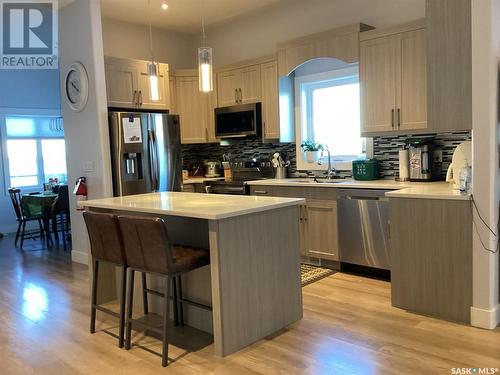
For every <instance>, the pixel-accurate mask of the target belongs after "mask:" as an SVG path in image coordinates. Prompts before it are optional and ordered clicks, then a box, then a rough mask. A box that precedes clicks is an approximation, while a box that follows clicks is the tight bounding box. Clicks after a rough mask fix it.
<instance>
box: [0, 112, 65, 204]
mask: <svg viewBox="0 0 500 375" xmlns="http://www.w3.org/2000/svg"><path fill="white" fill-rule="evenodd" d="M22 116H25V117H60V114H59V113H53V112H51V111H43V113H40V114H32V113H29V114H28V113H15V111H12V112H8V113H0V140H1V142H0V155H1V156H2V163H0V164H1V165H0V172H1V173H0V176H1V178H2V181H3V185H4V195H7V194H8V189H9V188H10V187H11V186H10V180H11V176H10V168H9V157H8V149H7V141H8V140H16V139H18V140H35V141H36V148H37V149H36V152H37V178H38V182H39V183H38V185H30V186H22V187H19V189H21V191H23V192H27V193H28V192H35V191H40V190H42V189H43V184H44V180H45V173H44V166H43V154H42V140H44V139H62V140H64V136H62V137H8V136H7V118H8V117H22Z"/></svg>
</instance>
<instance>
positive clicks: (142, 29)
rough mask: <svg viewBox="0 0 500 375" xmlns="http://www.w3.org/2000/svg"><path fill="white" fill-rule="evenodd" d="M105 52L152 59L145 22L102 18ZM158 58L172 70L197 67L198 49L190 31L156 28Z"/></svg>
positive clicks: (154, 46)
mask: <svg viewBox="0 0 500 375" xmlns="http://www.w3.org/2000/svg"><path fill="white" fill-rule="evenodd" d="M102 32H103V40H104V54H105V55H106V56H114V57H124V58H130V59H139V60H149V59H151V54H150V51H149V31H148V28H147V27H146V25H136V24H132V23H127V22H121V21H116V20H111V19H105V18H104V19H102ZM153 51H154V53H155V59H157V60H158V61H160V62H164V63H168V64H169V65H170V69H185V68H192V67H194V66H195V57H196V53H197V49H196V48H194V46H193V36H192V35H191V34H186V33H180V32H175V31H169V30H163V29H157V28H153Z"/></svg>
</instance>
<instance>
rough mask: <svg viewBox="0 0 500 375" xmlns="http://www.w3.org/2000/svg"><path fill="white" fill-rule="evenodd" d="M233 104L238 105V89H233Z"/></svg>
mask: <svg viewBox="0 0 500 375" xmlns="http://www.w3.org/2000/svg"><path fill="white" fill-rule="evenodd" d="M234 102H235V103H238V89H234Z"/></svg>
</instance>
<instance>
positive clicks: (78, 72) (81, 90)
mask: <svg viewBox="0 0 500 375" xmlns="http://www.w3.org/2000/svg"><path fill="white" fill-rule="evenodd" d="M65 91H66V92H65V94H66V100H67V102H68V105H69V107H70V108H71V109H72V110H73V111H75V112H80V111H81V110H82V109H83V108H85V106H86V105H87V100H88V97H89V76H88V75H87V71H86V70H85V67H84V66H83V65H82V63H80V62H74V63H73V64H71V65H70V67H69V69H68V72H67V73H66V80H65Z"/></svg>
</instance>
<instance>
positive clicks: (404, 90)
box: [359, 21, 427, 136]
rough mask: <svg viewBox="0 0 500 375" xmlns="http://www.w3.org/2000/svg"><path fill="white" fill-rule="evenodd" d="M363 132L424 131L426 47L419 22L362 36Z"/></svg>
mask: <svg viewBox="0 0 500 375" xmlns="http://www.w3.org/2000/svg"><path fill="white" fill-rule="evenodd" d="M360 39H361V41H360V59H359V75H360V89H361V133H362V135H365V136H373V135H377V134H386V133H392V132H404V133H408V132H417V133H418V132H421V131H425V130H426V129H427V58H426V56H427V46H426V30H425V25H424V24H423V21H418V22H413V23H411V24H407V25H404V26H399V27H397V28H392V29H390V30H386V31H384V30H382V31H379V30H373V31H368V32H366V33H362V34H361V36H360Z"/></svg>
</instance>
